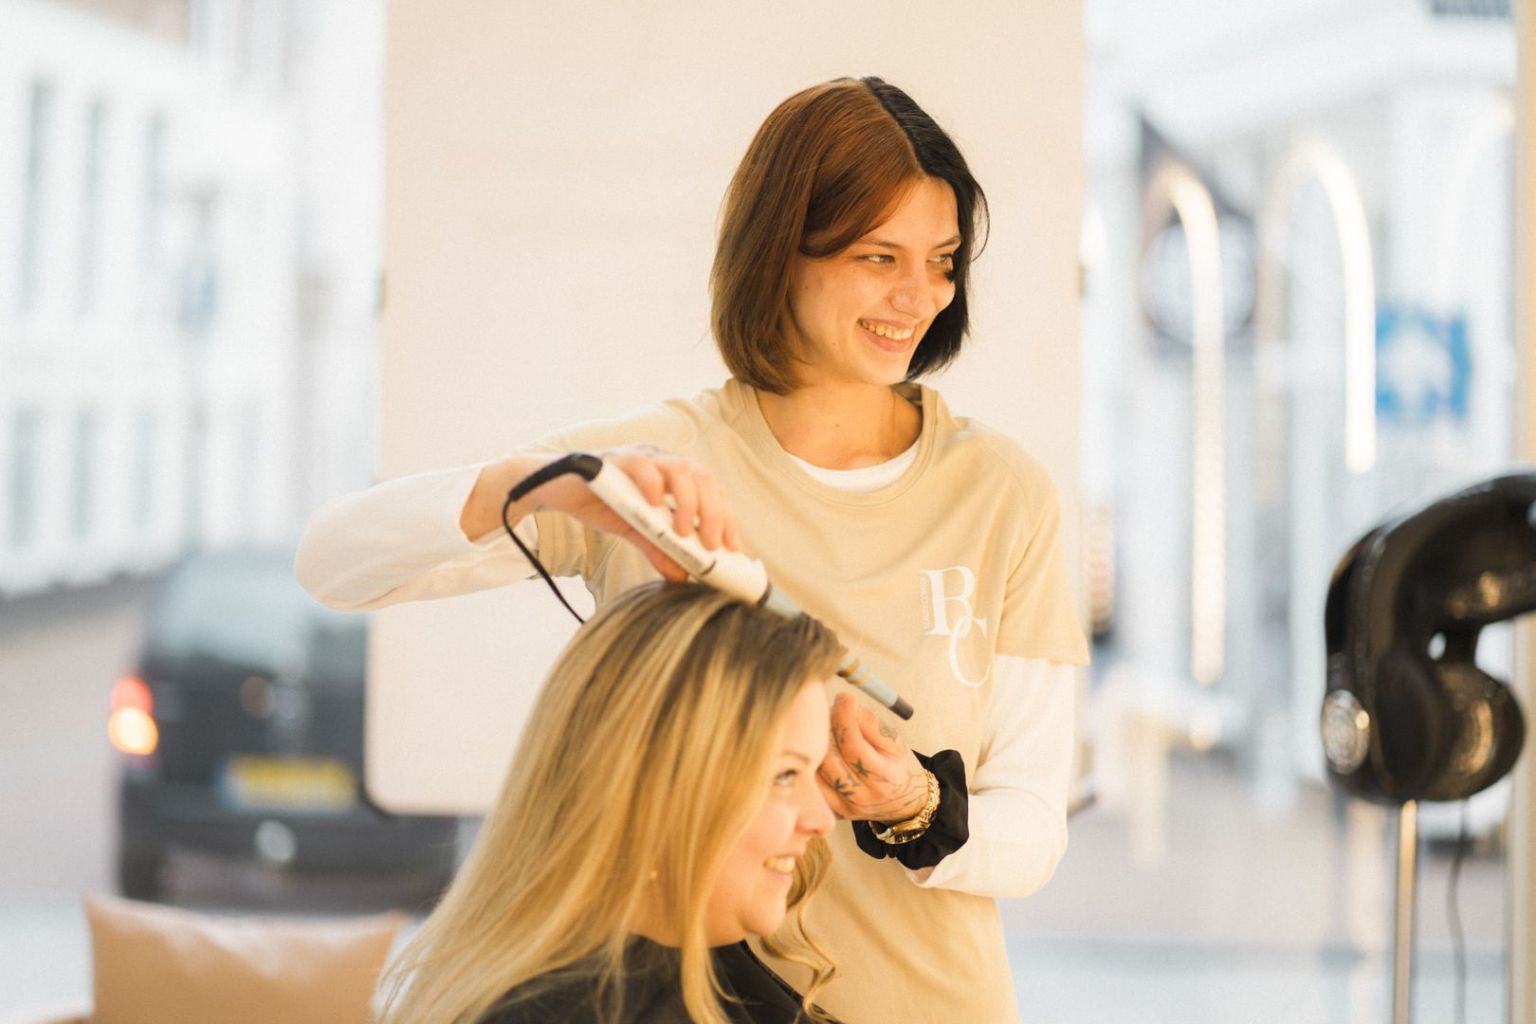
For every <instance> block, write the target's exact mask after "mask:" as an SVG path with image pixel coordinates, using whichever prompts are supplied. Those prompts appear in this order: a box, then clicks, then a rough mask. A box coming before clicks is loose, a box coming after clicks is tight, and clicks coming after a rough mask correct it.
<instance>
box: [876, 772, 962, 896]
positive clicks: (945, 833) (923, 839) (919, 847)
mask: <svg viewBox="0 0 1536 1024" xmlns="http://www.w3.org/2000/svg"><path fill="white" fill-rule="evenodd" d="M917 760H918V763H919V764H921V765H922V766H923V767H924V768H926V769H928V770H929V771H931V772H933V777H934V778H936V779H938V780H939V809H938V810H937V811H935V812H934V815H933V821H931V822H929V824H928V831H926V832H924V833H923V834H922V835H921V836H919V837H918V838H916V839H914V840H912V842H910V843H899V844H897V843H882V842H881V841H880V840H878V839H876V838H875V830H874V826H872V825H871V824H870V823H869V822H867V821H856V822H854V823H853V838H854V839H855V840H857V842H858V844H859V849H861V850H863V851H864V852H865V853H867V854H869V855H870V856H871V857H874V858H876V859H879V858H882V857H894V858H895V859H896V860H897V861H898V862H899V863H900V864H901V865H902V866H903V867H908V868H911V869H912V870H914V871H916V870H917V869H918V868H931V867H933V866H934V865H935V864H937V863H938V862H939V861H941V860H943V859H944V858H945V857H948V856H949V855H950V854H952V853H954V852H955V851H956V850H958V849H960V847H962V846H964V845H965V841H966V840H967V839H969V838H971V825H970V818H969V815H968V812H969V809H970V792H969V791H968V790H967V789H966V788H965V762H964V761H963V760H961V758H960V753H959V751H956V750H941V751H939V752H938V753H937V754H934V755H933V756H932V757H929V756H928V755H927V754H918V755H917Z"/></svg>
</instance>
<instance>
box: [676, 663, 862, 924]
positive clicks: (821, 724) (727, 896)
mask: <svg viewBox="0 0 1536 1024" xmlns="http://www.w3.org/2000/svg"><path fill="white" fill-rule="evenodd" d="M829 727H830V726H829V720H828V712H827V688H826V685H825V684H824V683H822V682H820V681H812V682H809V683H807V684H806V685H805V686H804V687H803V688H801V690H800V693H799V695H798V696H797V697H796V698H795V702H794V704H792V705H791V706H790V708H789V711H788V712H787V713H786V714H785V715H784V718H783V720H782V722H781V723H780V725H779V732H778V739H777V741H776V742H775V743H774V745H773V751H774V757H773V761H772V762H771V764H770V769H769V771H768V772H767V774H765V775H764V776H763V778H762V779H761V788H760V792H761V802H760V804H759V806H758V809H757V812H756V814H754V815H753V817H752V819H751V820H750V821H749V822H748V823H747V827H746V828H745V829H744V830H743V831H742V833H741V835H740V836H738V837H737V839H736V843H735V845H734V846H733V847H732V848H731V850H730V852H729V853H728V854H727V855H726V860H725V864H724V865H723V866H722V867H721V870H720V877H719V878H718V879H716V881H715V887H714V889H713V890H712V891H711V892H710V894H709V905H708V907H707V909H706V914H705V933H706V937H707V939H708V941H709V944H710V945H712V946H720V945H725V944H726V943H730V942H739V941H741V940H742V939H744V938H746V937H747V936H748V935H767V934H770V933H772V932H773V931H774V930H776V929H777V928H778V927H779V924H780V922H782V921H783V920H784V912H785V903H786V900H787V899H788V896H789V888H790V883H791V882H792V881H793V880H794V867H795V861H796V860H798V859H799V857H800V856H801V854H803V853H804V852H805V848H806V845H807V844H808V843H809V842H810V841H811V838H812V837H813V836H819V835H825V834H826V833H827V831H828V830H829V829H831V828H832V825H833V822H834V820H835V819H834V818H833V816H832V811H831V810H830V809H829V808H828V807H827V802H826V800H824V799H823V798H822V796H821V790H820V788H819V787H818V786H817V785H816V768H817V766H818V765H820V764H821V761H822V758H823V757H825V756H826V753H827V732H828V729H829Z"/></svg>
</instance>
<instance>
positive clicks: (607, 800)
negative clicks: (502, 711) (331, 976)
mask: <svg viewBox="0 0 1536 1024" xmlns="http://www.w3.org/2000/svg"><path fill="white" fill-rule="evenodd" d="M837 651H838V645H837V642H836V640H835V639H834V637H833V636H832V634H831V632H830V631H829V630H827V629H826V628H825V627H824V626H821V625H820V624H819V623H817V622H815V621H814V620H812V619H809V618H807V617H805V616H801V617H800V618H798V619H794V620H790V619H785V618H783V617H781V616H778V615H775V614H773V613H771V612H768V611H766V610H763V609H759V608H753V607H750V606H748V605H745V604H742V603H741V602H739V601H736V600H734V599H732V598H729V597H726V596H724V595H722V594H720V593H719V592H717V591H714V590H712V589H709V588H706V587H703V586H700V585H697V584H651V585H648V586H645V587H640V588H637V589H636V590H633V591H630V592H629V593H627V594H625V595H624V596H622V597H621V598H619V599H617V600H616V601H615V602H613V603H612V604H610V605H609V606H607V607H606V608H604V609H603V610H602V611H600V612H599V613H598V614H596V615H594V616H593V617H592V619H591V620H590V621H589V622H587V624H586V625H585V626H583V627H582V628H581V630H580V631H579V632H578V633H577V634H576V637H575V639H574V640H573V641H572V642H571V644H570V645H569V646H568V647H567V648H566V650H565V652H564V654H563V655H562V656H561V657H560V659H559V661H558V662H557V663H556V664H555V667H554V669H553V670H552V671H551V672H550V675H549V678H548V680H547V681H546V683H545V685H544V689H543V692H542V693H541V694H540V696H539V699H538V702H537V703H536V705H535V706H534V710H533V714H532V716H531V717H530V718H529V720H528V723H527V725H526V727H525V729H524V732H523V736H522V740H521V743H520V745H519V747H518V752H517V755H516V757H515V758H514V759H513V761H512V765H511V768H510V770H509V771H508V774H507V779H506V782H505V784H504V785H503V787H502V790H501V794H500V796H499V797H498V798H497V801H496V805H495V807H494V809H493V810H492V812H491V814H490V817H489V818H488V820H487V821H486V824H485V827H484V829H483V830H482V832H481V835H480V838H479V841H478V842H477V843H476V846H475V849H474V851H473V853H472V854H471V855H470V858H469V860H468V861H467V862H466V863H465V865H464V868H463V869H462V870H461V871H460V873H459V875H458V877H457V878H456V879H455V880H454V882H453V885H452V886H450V887H449V889H448V892H447V893H446V895H444V897H443V899H442V901H441V903H440V904H439V905H438V907H437V909H436V910H435V911H434V912H433V913H432V915H431V916H430V917H429V918H428V919H427V921H426V923H425V924H424V925H423V926H422V928H421V930H420V931H419V932H418V933H417V935H416V936H415V938H414V939H413V940H412V941H411V942H410V943H409V944H408V945H407V946H406V948H405V949H404V950H403V951H402V952H401V955H400V957H399V958H398V959H397V960H396V961H395V963H394V964H393V965H392V966H391V968H390V971H389V974H388V977H387V982H386V984H387V988H388V992H389V998H388V1003H387V1005H388V1009H387V1012H386V1016H385V1019H386V1021H388V1022H389V1024H424V1022H429V1021H430V1022H432V1024H474V1022H475V1021H478V1020H479V1019H480V1018H481V1017H482V1016H484V1015H485V1014H486V1013H487V1012H488V1011H489V1010H490V1009H491V1008H492V1007H494V1006H496V1005H497V1004H498V1003H500V1002H501V1001H502V998H503V996H504V995H506V993H507V992H508V991H509V990H511V989H513V988H517V987H518V986H523V988H522V989H520V991H519V993H518V996H519V997H520V998H521V997H523V996H528V997H532V996H535V995H537V994H538V992H539V991H540V990H541V986H543V987H546V988H547V987H548V985H550V984H554V983H555V982H554V981H551V980H550V979H544V981H543V982H540V981H535V979H539V978H541V976H545V975H552V976H553V977H554V978H555V979H556V980H558V979H559V978H565V979H569V978H570V977H571V976H572V972H575V973H577V974H580V975H582V976H590V977H593V978H595V980H596V982H597V992H598V996H599V1005H600V1006H601V1007H602V1008H603V1011H604V1012H606V1013H608V1014H610V1015H611V1016H612V1018H613V1019H614V1020H617V1019H618V1017H619V1014H620V1012H621V1007H620V1002H621V1000H622V993H623V985H622V981H623V978H624V974H625V963H624V961H625V955H626V953H625V950H626V945H627V940H628V938H629V933H628V931H627V927H626V925H627V923H628V922H630V921H632V920H634V919H635V917H636V915H637V914H638V913H639V912H640V911H641V908H642V907H643V906H645V905H646V904H647V901H648V900H650V901H655V900H657V899H658V898H659V900H660V904H661V905H662V906H664V907H667V908H670V913H671V915H672V920H671V921H670V922H669V924H670V925H671V926H673V927H674V928H675V930H676V934H677V935H678V936H679V937H680V943H679V945H680V967H679V972H680V977H679V986H680V989H681V992H682V998H683V1002H684V1004H685V1006H686V1007H687V1010H688V1013H689V1015H690V1016H691V1017H692V1018H693V1019H694V1020H696V1021H700V1022H703V1024H726V1015H725V1012H724V1010H723V1008H722V1006H721V1002H720V1000H721V998H722V989H721V986H720V982H719V979H718V978H716V977H715V974H714V971H713V968H712V965H711V962H710V956H709V949H708V944H707V942H706V941H705V932H704V919H705V910H706V906H705V904H706V902H707V899H708V896H709V893H710V891H711V888H712V887H713V885H714V882H715V878H716V875H717V874H718V872H719V871H720V867H721V864H722V862H723V860H724V857H725V855H726V853H727V852H728V850H729V848H730V846H731V844H732V842H733V841H734V839H735V837H736V836H737V835H738V834H739V833H740V831H741V829H742V828H743V827H745V824H746V821H747V818H748V816H749V815H750V814H751V813H752V811H753V809H754V808H755V807H756V806H757V804H758V802H759V801H760V800H761V794H762V787H763V786H764V785H765V780H766V777H767V775H768V774H769V773H770V769H771V765H770V761H771V758H772V756H773V754H774V751H772V750H771V749H770V748H771V745H772V742H773V739H774V736H775V735H776V733H777V730H778V727H779V725H780V722H781V720H782V718H783V716H784V714H785V713H786V712H787V711H788V709H789V706H790V705H791V703H792V702H793V701H794V699H795V697H796V695H797V694H798V693H799V692H800V690H801V689H802V687H803V686H804V684H805V683H806V682H807V681H808V680H810V679H814V678H823V677H827V676H830V675H831V674H832V672H833V670H834V668H835V665H836V657H837ZM828 859H829V858H828V850H827V847H826V844H825V841H824V840H822V839H820V838H819V837H818V838H817V839H816V840H814V841H813V843H812V852H811V853H810V854H809V855H807V856H806V857H803V858H802V859H801V863H800V866H799V868H798V869H797V878H796V884H795V885H794V886H793V887H792V889H791V892H790V905H791V907H792V908H794V918H793V921H792V927H791V928H790V929H786V931H787V932H788V933H789V934H790V935H791V936H792V938H791V939H790V945H789V946H776V945H773V944H770V947H769V948H770V949H773V951H774V952H776V953H779V954H780V955H783V956H787V957H789V958H791V959H793V960H795V961H797V962H799V963H802V964H804V965H805V966H807V967H809V968H810V969H811V970H812V973H813V981H812V984H811V986H810V987H809V988H808V989H807V991H806V993H805V1007H806V1010H807V1012H811V1011H812V1007H811V999H812V998H813V996H814V994H815V993H816V991H818V990H819V989H820V988H821V987H822V986H824V985H825V984H826V982H827V981H828V980H830V978H831V976H832V973H833V971H834V968H833V967H832V965H831V963H830V962H829V961H828V960H827V958H826V956H825V954H824V953H822V951H821V950H820V949H819V947H817V946H816V945H815V943H814V942H812V941H811V940H810V939H809V937H808V936H806V934H805V931H804V927H803V924H804V921H803V913H804V902H803V901H804V900H805V898H806V897H808V896H809V895H810V894H811V893H812V892H813V891H814V890H815V888H816V887H817V885H818V884H819V883H820V880H821V877H822V875H823V874H824V872H825V869H826V866H827V863H828ZM530 983H531V984H530ZM817 1016H819V1015H817Z"/></svg>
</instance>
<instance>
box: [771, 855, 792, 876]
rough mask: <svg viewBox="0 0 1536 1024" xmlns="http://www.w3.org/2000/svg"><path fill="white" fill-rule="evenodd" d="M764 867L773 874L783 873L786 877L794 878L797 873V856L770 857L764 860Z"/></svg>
mask: <svg viewBox="0 0 1536 1024" xmlns="http://www.w3.org/2000/svg"><path fill="white" fill-rule="evenodd" d="M763 867H764V868H766V869H767V870H768V871H769V872H770V873H771V874H775V875H783V876H784V877H785V878H792V877H794V873H795V858H794V857H769V858H768V859H767V860H765V861H763Z"/></svg>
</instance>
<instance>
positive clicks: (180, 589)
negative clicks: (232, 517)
mask: <svg viewBox="0 0 1536 1024" xmlns="http://www.w3.org/2000/svg"><path fill="white" fill-rule="evenodd" d="M291 562H292V560H291V557H288V556H286V555H284V554H281V553H276V552H274V553H272V554H271V555H270V556H269V557H255V556H251V557H246V556H242V555H230V556H227V557H220V556H211V557H209V558H205V559H199V560H196V561H193V562H190V563H188V564H187V566H186V567H185V568H184V569H183V570H182V571H180V572H178V573H176V574H175V575H174V576H173V577H172V579H171V580H170V582H169V583H168V584H167V586H166V589H165V590H164V592H163V593H162V594H161V596H160V599H159V605H158V607H157V608H156V609H155V613H154V614H152V615H151V616H150V617H149V624H150V625H149V628H150V634H149V637H148V646H149V649H150V650H152V651H154V652H155V653H156V654H158V655H160V656H161V657H166V658H172V659H181V658H192V657H199V658H215V659H218V660H220V661H228V662H230V663H233V664H240V665H244V666H252V667H256V666H260V667H265V668H267V669H269V670H271V671H272V672H274V673H276V672H282V671H288V670H296V669H297V668H298V667H300V666H302V665H303V664H305V661H306V658H307V654H306V651H305V649H304V645H305V642H306V639H307V638H308V637H309V636H310V634H311V633H315V632H316V631H318V635H320V636H324V637H327V638H329V642H327V643H323V644H320V645H319V646H320V647H321V648H329V649H331V651H332V652H333V653H332V654H328V655H327V657H328V658H331V659H333V660H339V659H340V658H342V657H345V656H346V655H347V649H345V644H346V643H349V642H350V641H345V640H338V639H336V638H335V636H333V634H336V635H338V636H339V635H340V634H345V633H346V632H348V631H349V630H350V631H352V632H361V631H362V629H363V620H362V618H361V617H356V616H344V615H343V614H342V613H340V612H332V611H330V610H329V609H326V608H322V607H321V606H319V605H317V604H315V602H314V601H313V600H311V599H310V597H309V595H307V594H305V593H304V591H303V590H301V589H300V588H299V585H298V584H297V583H296V582H294V579H293V572H292V569H291ZM232 608H237V609H239V614H236V615H232V614H230V609H232ZM338 645H339V646H340V647H341V648H342V649H340V650H337V647H338ZM351 650H352V651H353V652H354V656H355V650H356V648H352V649H351Z"/></svg>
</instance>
